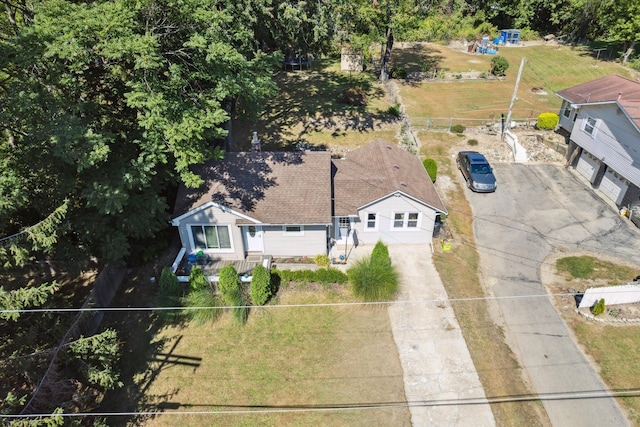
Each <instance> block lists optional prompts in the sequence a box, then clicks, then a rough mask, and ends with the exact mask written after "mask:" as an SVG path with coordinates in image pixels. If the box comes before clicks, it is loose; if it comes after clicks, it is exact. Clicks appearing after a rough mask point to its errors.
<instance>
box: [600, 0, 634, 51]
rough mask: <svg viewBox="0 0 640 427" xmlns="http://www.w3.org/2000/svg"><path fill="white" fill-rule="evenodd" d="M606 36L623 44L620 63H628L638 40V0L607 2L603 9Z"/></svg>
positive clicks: (612, 0) (611, 0)
mask: <svg viewBox="0 0 640 427" xmlns="http://www.w3.org/2000/svg"><path fill="white" fill-rule="evenodd" d="M603 16H604V19H603V21H604V27H605V28H606V35H607V36H608V37H609V38H610V39H612V40H616V41H620V42H622V43H623V44H624V48H623V52H622V56H621V59H622V63H623V64H624V63H626V62H627V61H629V58H630V57H631V55H632V54H633V51H634V50H635V47H636V43H637V42H638V40H640V2H638V0H609V1H608V2H607V4H606V6H605V9H604V13H603Z"/></svg>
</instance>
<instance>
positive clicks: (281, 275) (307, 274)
mask: <svg viewBox="0 0 640 427" xmlns="http://www.w3.org/2000/svg"><path fill="white" fill-rule="evenodd" d="M271 274H272V275H275V276H277V277H278V279H279V280H280V281H281V282H284V283H288V282H300V283H321V284H323V285H326V284H330V283H338V284H344V283H346V282H347V280H348V278H347V275H346V274H344V273H343V272H342V271H340V270H338V269H336V268H322V269H319V270H278V269H273V270H272V271H271Z"/></svg>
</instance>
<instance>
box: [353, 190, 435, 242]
mask: <svg viewBox="0 0 640 427" xmlns="http://www.w3.org/2000/svg"><path fill="white" fill-rule="evenodd" d="M370 212H371V213H376V214H377V218H378V229H377V230H376V231H370V230H367V229H366V228H365V227H366V221H367V214H368V213H370ZM396 212H420V217H419V221H418V228H417V229H415V228H410V229H402V230H397V229H392V228H391V227H392V225H393V217H394V213H396ZM435 218H436V212H435V211H434V210H433V209H431V208H429V207H426V206H424V205H423V204H421V203H419V202H417V201H415V200H412V199H409V198H407V197H405V196H400V197H396V196H389V197H387V198H385V199H382V200H380V201H379V202H377V203H376V204H375V205H370V206H368V207H366V208H365V209H363V210H361V211H360V212H359V220H358V221H356V222H355V223H354V224H353V225H354V228H355V229H356V233H357V236H358V243H359V244H365V245H375V244H376V242H377V241H378V240H381V241H383V242H384V243H386V244H387V245H397V244H416V243H427V242H430V241H431V238H432V236H433V224H434V222H435Z"/></svg>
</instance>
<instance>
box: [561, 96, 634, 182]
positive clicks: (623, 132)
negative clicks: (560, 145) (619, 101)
mask: <svg viewBox="0 0 640 427" xmlns="http://www.w3.org/2000/svg"><path fill="white" fill-rule="evenodd" d="M587 117H592V118H594V119H597V120H598V123H597V130H596V132H595V134H594V136H593V137H592V136H590V135H589V134H587V133H586V132H585V131H584V130H583V128H584V124H585V121H586V118H587ZM571 140H572V141H574V142H575V143H576V144H578V145H579V146H581V147H583V148H584V149H585V150H587V151H588V152H589V153H591V154H593V155H594V156H595V157H597V158H598V159H600V160H601V161H602V162H603V163H605V164H606V165H607V166H608V167H609V168H611V169H613V170H614V171H616V172H617V173H618V174H620V175H621V176H623V177H625V178H626V179H627V180H629V181H630V182H632V183H634V184H635V185H636V186H640V169H639V168H638V166H637V165H638V164H640V133H639V132H638V130H637V129H636V128H635V127H634V126H633V124H632V123H631V122H630V120H629V118H628V117H627V116H626V115H625V114H624V113H623V112H622V111H621V110H620V109H619V108H618V106H617V105H616V104H606V105H584V106H582V107H581V108H580V113H579V114H578V119H577V121H576V124H575V126H574V128H573V132H572V133H571ZM634 163H635V166H634Z"/></svg>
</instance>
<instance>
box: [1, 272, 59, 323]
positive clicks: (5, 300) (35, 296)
mask: <svg viewBox="0 0 640 427" xmlns="http://www.w3.org/2000/svg"><path fill="white" fill-rule="evenodd" d="M57 290H58V284H57V283H56V282H52V283H44V284H42V285H39V286H28V287H22V288H18V289H15V290H13V291H9V292H7V291H5V290H4V289H3V288H2V287H0V309H1V310H22V309H25V308H33V307H40V306H42V305H44V304H45V303H46V302H47V301H48V300H49V298H50V297H51V295H53V294H54V293H55V292H56V291H57ZM19 317H20V313H19V312H11V313H8V312H3V313H0V319H2V320H10V321H13V322H15V321H16V320H18V318H19Z"/></svg>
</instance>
